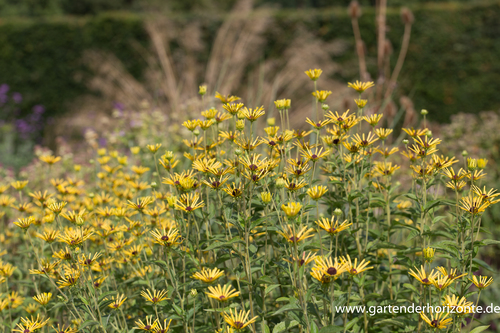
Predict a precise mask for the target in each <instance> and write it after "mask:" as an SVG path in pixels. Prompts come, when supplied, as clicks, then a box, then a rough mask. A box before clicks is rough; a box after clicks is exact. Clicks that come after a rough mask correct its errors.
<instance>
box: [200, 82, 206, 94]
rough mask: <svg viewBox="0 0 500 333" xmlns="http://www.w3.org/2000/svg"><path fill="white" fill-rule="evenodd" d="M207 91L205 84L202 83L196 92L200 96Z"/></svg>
mask: <svg viewBox="0 0 500 333" xmlns="http://www.w3.org/2000/svg"><path fill="white" fill-rule="evenodd" d="M206 93H207V85H206V84H204V85H201V86H199V87H198V94H200V95H201V96H203V95H205V94H206Z"/></svg>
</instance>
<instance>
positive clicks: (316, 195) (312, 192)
mask: <svg viewBox="0 0 500 333" xmlns="http://www.w3.org/2000/svg"><path fill="white" fill-rule="evenodd" d="M326 192H328V187H326V186H322V185H319V186H314V187H311V188H309V189H308V190H307V194H308V195H309V196H310V197H311V199H313V200H315V201H317V200H319V199H321V197H322V196H323V195H324V194H325V193H326Z"/></svg>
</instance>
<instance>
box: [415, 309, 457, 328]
mask: <svg viewBox="0 0 500 333" xmlns="http://www.w3.org/2000/svg"><path fill="white" fill-rule="evenodd" d="M430 314H431V318H429V317H427V316H426V315H425V314H424V313H423V312H421V313H420V317H422V319H423V320H424V321H425V322H426V323H427V324H429V326H430V327H434V328H439V329H442V328H446V326H448V325H450V324H451V322H452V319H451V318H446V317H448V315H449V314H450V313H449V312H446V313H444V312H438V313H436V315H434V313H432V312H431V313H430ZM445 318H446V319H445Z"/></svg>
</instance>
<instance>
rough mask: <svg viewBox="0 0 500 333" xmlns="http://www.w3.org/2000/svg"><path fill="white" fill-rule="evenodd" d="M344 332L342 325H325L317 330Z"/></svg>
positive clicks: (324, 332)
mask: <svg viewBox="0 0 500 333" xmlns="http://www.w3.org/2000/svg"><path fill="white" fill-rule="evenodd" d="M336 332H344V327H342V326H325V327H323V328H322V329H320V330H319V333H336Z"/></svg>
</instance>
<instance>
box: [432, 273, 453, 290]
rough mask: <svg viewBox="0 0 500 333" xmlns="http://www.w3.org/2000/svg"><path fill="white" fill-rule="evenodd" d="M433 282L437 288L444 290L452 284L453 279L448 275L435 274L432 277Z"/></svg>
mask: <svg viewBox="0 0 500 333" xmlns="http://www.w3.org/2000/svg"><path fill="white" fill-rule="evenodd" d="M431 282H432V284H433V285H434V287H436V289H438V290H440V291H442V290H444V289H446V287H448V286H449V285H450V284H452V282H453V279H450V278H449V277H448V276H443V275H441V276H435V277H433V278H432V279H431Z"/></svg>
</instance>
